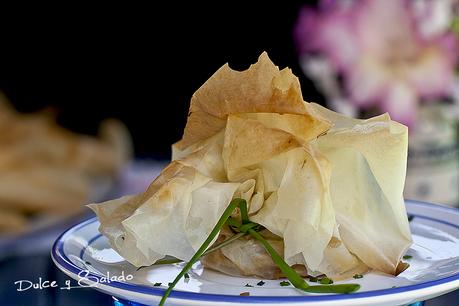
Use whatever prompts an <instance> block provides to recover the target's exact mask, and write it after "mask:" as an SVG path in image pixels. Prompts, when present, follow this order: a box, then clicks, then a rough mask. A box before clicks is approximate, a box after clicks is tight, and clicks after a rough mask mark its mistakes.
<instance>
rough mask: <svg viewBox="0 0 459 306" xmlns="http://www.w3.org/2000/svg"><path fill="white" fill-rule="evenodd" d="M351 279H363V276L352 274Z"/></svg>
mask: <svg viewBox="0 0 459 306" xmlns="http://www.w3.org/2000/svg"><path fill="white" fill-rule="evenodd" d="M353 278H355V279H359V278H363V275H362V274H354V276H353Z"/></svg>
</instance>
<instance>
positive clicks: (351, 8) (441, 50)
mask: <svg viewBox="0 0 459 306" xmlns="http://www.w3.org/2000/svg"><path fill="white" fill-rule="evenodd" d="M412 4H413V2H412V1H410V2H409V1H404V0H358V1H352V0H324V1H321V2H320V3H319V9H318V10H313V9H311V8H308V7H304V8H303V9H302V10H301V12H300V15H299V19H298V23H297V25H296V28H295V39H296V42H297V45H298V49H299V52H300V54H302V55H307V56H311V54H314V53H316V54H319V55H322V56H325V57H326V58H327V59H328V60H329V61H330V62H331V63H332V66H333V67H334V69H335V70H336V71H337V72H338V73H340V74H341V75H342V76H343V81H344V86H345V89H346V94H347V95H348V98H349V99H350V100H351V101H352V102H353V103H354V104H355V105H357V106H359V107H361V108H363V109H368V108H371V107H378V108H379V109H380V110H382V111H387V112H389V113H390V114H391V116H392V117H393V118H394V119H395V120H398V121H401V122H403V123H405V124H408V125H411V124H412V123H413V121H414V119H415V115H416V108H417V103H419V101H420V100H421V99H434V98H437V97H442V96H446V95H449V94H450V93H451V91H452V84H453V76H454V67H455V65H456V63H457V51H458V48H457V46H458V44H457V39H456V37H455V36H454V34H452V33H448V32H442V33H429V35H427V34H425V32H426V31H421V30H420V27H419V22H417V20H419V18H418V16H417V15H416V14H415V13H414V9H413V5H412Z"/></svg>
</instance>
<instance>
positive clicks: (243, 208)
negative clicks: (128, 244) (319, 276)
mask: <svg viewBox="0 0 459 306" xmlns="http://www.w3.org/2000/svg"><path fill="white" fill-rule="evenodd" d="M236 208H239V209H240V212H241V221H242V224H241V223H240V222H239V221H237V220H235V219H234V218H231V217H230V216H231V214H232V213H233V211H234V210H235V209H236ZM227 222H228V225H229V226H230V227H231V229H232V230H234V231H236V232H238V233H239V234H240V235H241V237H242V236H244V235H245V234H249V235H250V236H252V237H253V238H255V239H256V240H257V241H258V242H259V243H260V244H261V245H262V246H263V247H264V248H265V250H266V251H267V252H268V254H269V255H271V258H272V260H273V261H274V262H275V263H276V265H277V266H278V267H279V269H280V270H281V271H282V273H283V274H284V275H285V276H286V277H287V278H288V280H289V281H290V283H291V284H292V285H293V286H294V287H295V288H297V289H300V290H303V291H305V292H312V293H351V292H355V291H357V290H359V288H360V285H359V284H341V285H324V286H322V285H318V286H310V285H309V284H308V283H306V281H305V280H304V279H303V278H301V276H300V275H299V274H298V273H297V272H296V271H295V270H294V269H293V268H291V267H290V266H289V265H288V264H287V263H286V262H285V261H284V259H282V257H281V256H280V255H279V254H278V253H277V252H276V250H275V249H274V248H273V247H272V246H271V244H269V243H268V241H266V239H265V238H263V236H261V235H260V234H259V233H258V231H259V230H260V229H261V228H262V227H261V226H260V225H259V224H257V223H254V222H251V221H250V220H249V215H248V213H247V202H246V201H245V200H244V199H234V200H232V201H231V202H230V204H229V205H228V207H227V208H226V209H225V211H224V212H223V214H222V216H221V217H220V219H219V220H218V222H217V224H216V225H215V227H214V228H213V229H212V231H211V232H210V234H209V236H208V237H207V239H206V240H205V241H204V243H203V244H202V245H201V247H199V249H198V250H197V251H196V253H195V254H194V255H193V257H191V259H190V261H189V262H188V263H187V264H186V265H185V266H184V267H183V269H182V271H180V273H179V274H178V275H177V277H176V278H175V279H174V281H173V282H172V283H169V288H167V290H166V291H165V292H164V295H163V297H162V298H161V301H160V302H159V306H163V305H164V303H165V302H166V299H167V297H168V296H169V295H170V293H171V291H172V289H173V288H174V287H175V285H177V283H178V281H179V280H180V279H181V278H182V277H183V276H184V275H185V274H186V273H187V272H188V271H189V270H190V269H191V267H192V266H193V265H194V264H195V263H196V262H197V261H198V260H199V258H200V257H201V256H202V255H203V254H204V253H205V251H206V249H207V248H208V247H209V245H210V244H211V243H212V241H213V240H214V239H215V237H216V236H217V235H218V233H219V232H220V230H221V228H222V227H223V225H225V224H226V223H227ZM243 293H244V294H245V292H243ZM247 293H248V292H247ZM241 294H242V293H241ZM248 294H249V293H248Z"/></svg>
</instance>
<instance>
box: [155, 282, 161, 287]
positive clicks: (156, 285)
mask: <svg viewBox="0 0 459 306" xmlns="http://www.w3.org/2000/svg"><path fill="white" fill-rule="evenodd" d="M161 284H162V283H154V284H153V286H155V287H159V286H161Z"/></svg>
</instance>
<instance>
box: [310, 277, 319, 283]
mask: <svg viewBox="0 0 459 306" xmlns="http://www.w3.org/2000/svg"><path fill="white" fill-rule="evenodd" d="M309 281H310V282H313V283H317V282H318V278H317V277H314V276H309Z"/></svg>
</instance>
